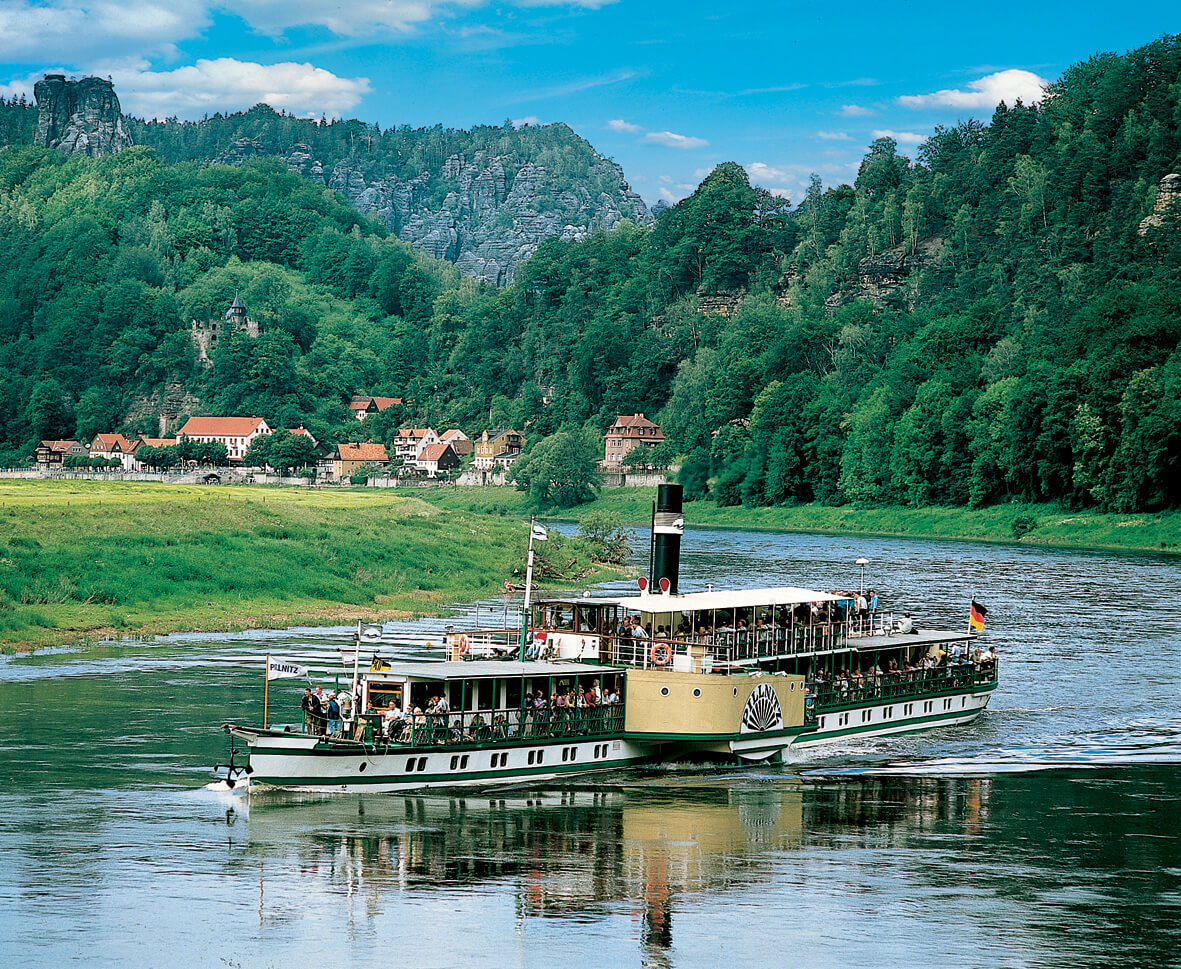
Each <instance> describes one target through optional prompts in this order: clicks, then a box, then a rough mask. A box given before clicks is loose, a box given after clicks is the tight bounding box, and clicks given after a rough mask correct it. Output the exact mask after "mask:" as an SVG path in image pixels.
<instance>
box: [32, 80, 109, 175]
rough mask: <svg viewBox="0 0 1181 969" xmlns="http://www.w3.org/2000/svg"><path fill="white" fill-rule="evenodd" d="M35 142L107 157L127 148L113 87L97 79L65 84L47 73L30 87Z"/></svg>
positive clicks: (74, 152) (72, 152) (73, 151)
mask: <svg viewBox="0 0 1181 969" xmlns="http://www.w3.org/2000/svg"><path fill="white" fill-rule="evenodd" d="M33 96H34V97H35V98H36V100H37V134H36V136H35V142H36V144H38V145H45V146H46V147H47V148H56V149H58V150H59V151H64V152H68V153H69V154H71V155H91V156H95V155H108V154H111V153H113V152H117V151H122V150H123V149H124V148H129V147H131V136H130V135H129V134H128V133H127V130H126V128H125V127H124V126H123V114H122V112H121V111H120V109H119V98H118V97H116V96H115V88H114V85H112V84H111V82H110V81H106V80H103V79H102V78H101V77H86V78H83V79H82V80H81V81H67V80H66V79H65V76H64V75H62V74H47V75H45V77H44V78H42V79H41V80H40V81H38V82H37V83H36V85H34V87H33Z"/></svg>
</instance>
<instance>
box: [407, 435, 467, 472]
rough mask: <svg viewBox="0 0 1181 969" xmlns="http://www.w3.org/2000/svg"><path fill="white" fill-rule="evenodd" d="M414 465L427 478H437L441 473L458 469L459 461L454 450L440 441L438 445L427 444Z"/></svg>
mask: <svg viewBox="0 0 1181 969" xmlns="http://www.w3.org/2000/svg"><path fill="white" fill-rule="evenodd" d="M414 464H415V467H417V468H418V470H419V471H425V472H426V476H427V477H428V478H437V477H438V476H439V472H441V471H450V470H451V469H452V468H458V467H459V465H460V460H459V455H458V454H456V453H455V448H453V447H452V446H451V445H450V444H445V443H444V442H442V441H440V442H439V443H438V444H428V445H427V446H426V447H424V448H423V449H422V450H421V451H420V452H419V454H418V457H417V458H416V459H415V462H414Z"/></svg>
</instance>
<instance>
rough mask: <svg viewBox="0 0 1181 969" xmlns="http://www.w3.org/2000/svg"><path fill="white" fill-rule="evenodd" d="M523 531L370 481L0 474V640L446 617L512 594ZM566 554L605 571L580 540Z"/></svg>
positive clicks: (582, 571) (585, 569) (587, 570)
mask: <svg viewBox="0 0 1181 969" xmlns="http://www.w3.org/2000/svg"><path fill="white" fill-rule="evenodd" d="M527 541H528V528H527V527H526V525H525V524H524V523H523V522H522V521H520V520H519V519H517V518H509V517H501V516H492V515H486V514H484V515H470V514H466V513H462V512H456V511H454V510H445V509H441V508H439V507H437V506H434V505H431V504H428V503H426V502H424V501H421V500H420V499H419V498H417V497H413V498H411V497H405V496H402V495H396V494H390V493H387V492H374V491H372V490H356V491H347V490H341V491H315V492H308V491H304V490H296V489H277V488H252V487H235V488H218V487H205V486H177V485H155V484H147V483H144V484H134V483H127V484H124V483H114V482H112V483H99V482H90V481H86V482H57V481H28V482H25V481H10V482H4V483H3V484H0V650H2V651H5V652H13V651H15V650H23V649H29V648H35V647H38V646H51V645H61V644H64V643H73V642H78V641H83V640H96V639H103V638H111V637H116V638H117V637H119V636H127V635H135V636H144V635H154V634H161V633H168V632H195V631H231V630H241V629H251V628H278V629H282V628H287V627H289V626H293V625H307V624H312V625H325V624H340V623H348V622H351V621H353V620H356V619H375V620H376V619H383V618H395V617H406V616H410V615H424V614H437V613H440V612H443V611H445V610H446V609H447V607H448V606H449V605H450V604H452V603H455V602H470V601H472V600H474V599H478V598H482V597H486V596H490V595H493V594H500V593H502V592H503V588H504V581H505V579H506V578H508V577H510V576H512V575H514V573H518V572H520V573H523V570H524V561H525V548H526V544H527ZM556 544H557V543H555V542H550V543H548V545H549V546H555V545H556ZM556 551H557V549H556V548H552V549H551V548H547V549H546V550H545V552H546V553H548V554H550V555H552V554H553V553H554V552H556ZM554 561H556V557H555V558H554ZM561 561H562V571H561V574H562V575H564V576H565V577H566V578H567V579H569V580H571V581H577V582H579V583H583V582H592V581H595V580H596V579H598V578H599V577H600V575H602V574H604V573H601V572H600V571H599V570H597V569H595V568H593V567H592V566H591V564H590V558H589V549H587V548H584V547H582V545H581V543H579V542H577V541H568V542H567V543H566V544H565V547H564V548H563V549H562V555H561ZM541 571H542V575H543V578H544V577H545V575H546V572H545V570H544V569H542V570H541ZM557 575H558V570H557V569H550V570H549V573H548V579H545V580H546V581H549V582H550V583H551V585H557V586H560V585H562V584H563V583H562V582H561V581H560V580H559V578H558V577H557Z"/></svg>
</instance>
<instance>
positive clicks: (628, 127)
mask: <svg viewBox="0 0 1181 969" xmlns="http://www.w3.org/2000/svg"><path fill="white" fill-rule="evenodd" d="M607 127H608V128H609V129H610V130H611V131H627V132H636V131H643V130H644V129H643V128H642V127H641V126H640V125H638V124H632V123H631V122H629V121H624V120H623V119H622V118H614V119H612V120H611V121H608V122H607Z"/></svg>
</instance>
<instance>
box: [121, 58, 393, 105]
mask: <svg viewBox="0 0 1181 969" xmlns="http://www.w3.org/2000/svg"><path fill="white" fill-rule="evenodd" d="M112 74H113V77H114V80H115V84H116V89H117V90H118V91H119V100H120V102H121V103H122V105H123V110H124V111H126V112H127V113H128V114H134V115H142V116H144V117H148V118H167V117H170V116H172V115H177V116H178V117H182V118H199V117H200V116H201V115H203V114H205V113H212V112H215V111H240V110H243V109H246V108H250V107H253V106H254V105H255V104H257V103H259V102H260V101H262V102H265V103H267V104H269V105H270V106H271V107H272V108H275V109H277V110H286V111H289V112H291V113H292V114H314V115H316V116H319V115H320V114H321V113H323V114H326V115H328V116H329V117H334V116H337V115H339V114H341V112H343V111H347V110H348V109H350V108H352V107H354V106H355V105H356V104H357V103H358V102H359V101H360V100H361V98H362V97H363V96H364V95H366V94H368V93H369V91H370V87H369V79H368V78H364V77H355V78H347V77H338V76H337V75H335V74H333V73H332V72H331V71H326V70H324V69H322V68H319V67H314V66H313V65H311V64H295V63H290V62H288V63H284V64H255V63H252V62H249V61H239V60H235V59H234V58H232V57H221V58H218V59H217V60H199V61H197V63H196V64H194V65H192V66H191V67H180V68H177V69H176V70H175V71H161V72H153V71H143V70H140V71H127V72H126V73H123V74H120V73H114V72H112Z"/></svg>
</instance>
